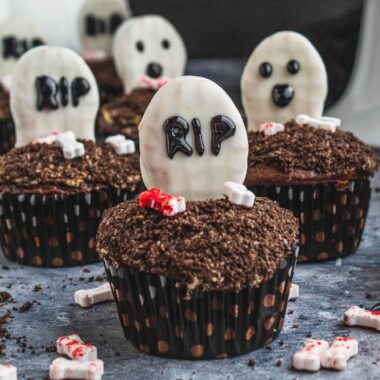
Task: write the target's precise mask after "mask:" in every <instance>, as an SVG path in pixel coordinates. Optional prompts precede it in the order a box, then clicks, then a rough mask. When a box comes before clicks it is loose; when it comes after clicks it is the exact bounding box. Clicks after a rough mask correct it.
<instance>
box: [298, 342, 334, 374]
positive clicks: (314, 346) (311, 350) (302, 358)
mask: <svg viewBox="0 0 380 380" xmlns="http://www.w3.org/2000/svg"><path fill="white" fill-rule="evenodd" d="M328 348H329V343H328V342H326V341H325V340H316V339H311V338H308V339H306V340H305V346H304V348H303V349H302V350H301V351H298V352H296V353H295V354H294V355H293V367H294V368H296V369H298V370H301V371H310V372H315V371H319V370H320V368H321V354H322V353H323V352H325V351H326V350H328Z"/></svg>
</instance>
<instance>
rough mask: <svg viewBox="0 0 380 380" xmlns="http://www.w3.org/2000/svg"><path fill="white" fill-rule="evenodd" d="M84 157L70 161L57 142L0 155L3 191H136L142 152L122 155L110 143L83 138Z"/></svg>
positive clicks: (33, 145) (30, 146) (0, 181)
mask: <svg viewBox="0 0 380 380" xmlns="http://www.w3.org/2000/svg"><path fill="white" fill-rule="evenodd" d="M79 141H81V142H83V144H84V146H85V154H84V156H82V157H78V158H74V159H72V160H67V159H65V158H64V157H63V153H62V149H61V148H60V147H59V146H57V145H56V144H51V145H49V144H28V145H25V146H24V147H21V148H15V149H12V150H11V151H10V152H8V153H7V154H5V155H4V156H1V157H0V187H1V190H2V191H7V190H8V191H15V192H17V191H26V192H27V191H31V192H50V191H51V192H77V191H91V190H94V189H101V188H106V187H114V188H116V189H124V190H127V191H131V192H135V191H136V189H138V187H139V186H140V183H141V175H140V168H139V155H138V154H137V153H135V154H127V155H118V154H116V152H115V151H114V149H113V148H112V146H110V145H109V144H105V143H103V144H96V143H95V142H93V141H90V140H79Z"/></svg>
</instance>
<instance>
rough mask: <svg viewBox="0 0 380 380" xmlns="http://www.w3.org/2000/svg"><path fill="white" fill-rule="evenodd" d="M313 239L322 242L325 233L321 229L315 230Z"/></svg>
mask: <svg viewBox="0 0 380 380" xmlns="http://www.w3.org/2000/svg"><path fill="white" fill-rule="evenodd" d="M315 240H316V241H317V242H318V243H323V242H324V241H325V233H324V232H323V231H317V232H316V234H315Z"/></svg>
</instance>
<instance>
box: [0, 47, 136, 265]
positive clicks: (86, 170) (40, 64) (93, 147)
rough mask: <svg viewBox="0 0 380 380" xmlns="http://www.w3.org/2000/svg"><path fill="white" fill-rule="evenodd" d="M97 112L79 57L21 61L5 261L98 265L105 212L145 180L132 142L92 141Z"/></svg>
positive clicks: (15, 83) (8, 175) (5, 199)
mask: <svg viewBox="0 0 380 380" xmlns="http://www.w3.org/2000/svg"><path fill="white" fill-rule="evenodd" d="M98 106H99V94H98V90H97V87H96V82H95V78H94V76H93V74H92V73H91V70H90V69H89V67H88V66H87V65H86V63H85V62H84V61H83V59H82V58H81V57H80V56H79V55H78V54H76V53H74V52H73V51H71V50H69V49H66V48H60V47H39V48H35V49H33V50H31V51H30V52H28V53H26V54H25V55H24V56H23V57H22V58H21V59H20V61H19V62H18V63H17V65H16V67H15V69H14V75H13V79H12V86H11V108H12V114H13V115H14V119H15V123H16V130H17V136H18V139H17V144H18V146H17V147H16V148H14V149H12V150H11V151H10V152H8V153H7V154H5V155H4V156H2V157H1V158H0V244H1V247H2V251H3V253H4V255H5V256H6V257H7V258H9V259H11V260H14V261H18V262H19V263H21V264H25V265H34V266H53V267H59V266H71V265H80V264H89V263H92V262H96V261H98V256H97V254H96V250H95V235H96V230H97V227H98V224H99V222H100V218H101V215H102V212H103V211H104V210H105V209H106V208H108V207H111V206H113V205H115V204H117V203H119V202H121V201H124V200H126V199H130V198H133V197H135V196H136V195H137V194H138V192H139V184H140V182H141V179H140V171H139V157H138V155H137V154H136V153H134V150H135V147H134V144H133V142H132V141H130V140H126V139H125V138H124V137H123V136H115V137H113V138H112V139H109V140H107V141H106V142H105V143H103V144H98V145H97V144H96V143H95V142H94V140H95V139H94V120H95V117H96V113H97V110H98ZM53 131H54V132H53ZM39 136H43V137H42V138H41V137H39Z"/></svg>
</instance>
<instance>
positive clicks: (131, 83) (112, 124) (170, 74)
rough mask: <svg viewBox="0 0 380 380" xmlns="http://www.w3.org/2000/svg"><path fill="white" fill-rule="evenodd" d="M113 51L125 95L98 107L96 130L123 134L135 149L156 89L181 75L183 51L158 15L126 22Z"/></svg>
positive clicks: (175, 34) (103, 134)
mask: <svg viewBox="0 0 380 380" xmlns="http://www.w3.org/2000/svg"><path fill="white" fill-rule="evenodd" d="M113 48H114V51H113V57H114V59H115V65H116V70H117V72H118V74H119V77H120V78H121V80H122V82H123V86H124V93H125V95H122V96H120V97H118V98H116V99H114V100H113V101H111V102H109V103H107V104H105V105H103V107H101V109H100V112H99V117H98V120H97V130H98V132H99V135H100V136H109V135H111V134H115V133H122V134H124V135H125V136H126V137H128V138H130V139H133V140H134V141H135V143H136V145H137V146H138V131H137V127H138V125H139V123H140V121H141V118H142V115H143V114H144V112H145V110H146V108H147V106H148V104H149V102H150V100H151V99H152V97H153V95H154V94H155V92H156V91H157V89H159V88H160V87H162V86H163V85H164V84H165V83H167V81H168V80H170V79H172V78H175V77H178V76H180V75H182V74H183V72H184V69H185V64H186V48H185V45H184V43H183V41H182V38H181V36H180V35H179V34H178V32H177V31H176V30H175V28H174V26H173V25H171V24H170V23H169V21H167V20H165V19H164V18H162V17H160V16H141V17H133V18H130V19H128V20H127V21H125V22H124V23H123V25H122V26H121V27H120V28H119V29H118V31H117V32H116V35H115V39H114V47H113Z"/></svg>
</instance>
